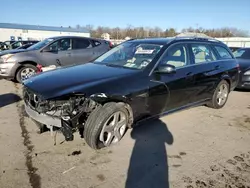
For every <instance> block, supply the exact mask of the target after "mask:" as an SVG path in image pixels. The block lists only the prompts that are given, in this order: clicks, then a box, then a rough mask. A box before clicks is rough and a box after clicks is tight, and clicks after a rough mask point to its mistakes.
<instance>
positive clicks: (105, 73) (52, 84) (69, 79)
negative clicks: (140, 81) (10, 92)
mask: <svg viewBox="0 0 250 188" xmlns="http://www.w3.org/2000/svg"><path fill="white" fill-rule="evenodd" d="M137 72H138V71H137V70H132V69H125V68H120V67H109V66H106V65H99V64H94V63H86V64H82V65H77V66H70V67H65V68H58V69H56V70H52V71H47V72H44V73H40V74H38V75H35V76H32V77H30V78H29V79H28V80H26V81H24V85H25V86H26V87H28V88H29V89H31V90H32V91H33V92H35V93H37V94H39V95H40V96H42V97H43V98H44V99H51V98H55V97H60V96H63V95H66V94H70V93H83V94H86V95H89V94H90V95H91V94H93V93H91V90H90V89H89V88H92V89H93V87H95V90H100V92H102V91H103V90H105V89H106V88H107V87H108V86H109V85H108V83H109V82H112V81H114V80H118V79H120V78H124V77H126V76H130V75H131V74H136V73H137ZM118 84H119V83H118ZM116 85H117V84H116Z"/></svg>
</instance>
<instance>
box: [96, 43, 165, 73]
mask: <svg viewBox="0 0 250 188" xmlns="http://www.w3.org/2000/svg"><path fill="white" fill-rule="evenodd" d="M161 48H162V45H158V44H146V43H138V42H125V43H123V44H120V45H119V46H116V47H115V48H113V49H111V50H110V51H108V52H106V53H105V54H103V55H102V56H100V57H99V58H97V59H96V60H95V61H94V63H98V64H105V65H107V66H118V67H124V68H133V69H144V68H145V67H146V66H147V65H148V64H149V63H150V62H151V61H152V60H153V59H154V57H155V56H156V54H157V53H159V51H160V49H161Z"/></svg>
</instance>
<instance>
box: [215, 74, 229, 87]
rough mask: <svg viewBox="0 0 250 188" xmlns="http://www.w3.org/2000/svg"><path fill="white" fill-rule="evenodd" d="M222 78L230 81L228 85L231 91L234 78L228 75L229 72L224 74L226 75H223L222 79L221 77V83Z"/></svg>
mask: <svg viewBox="0 0 250 188" xmlns="http://www.w3.org/2000/svg"><path fill="white" fill-rule="evenodd" d="M222 80H225V81H226V82H227V83H228V85H229V91H231V85H232V80H231V78H230V76H229V75H227V74H224V75H222V76H221V79H220V81H219V83H220V82H221V81H222ZM219 83H218V84H219Z"/></svg>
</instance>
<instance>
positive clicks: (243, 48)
mask: <svg viewBox="0 0 250 188" xmlns="http://www.w3.org/2000/svg"><path fill="white" fill-rule="evenodd" d="M238 50H250V47H239V49H238Z"/></svg>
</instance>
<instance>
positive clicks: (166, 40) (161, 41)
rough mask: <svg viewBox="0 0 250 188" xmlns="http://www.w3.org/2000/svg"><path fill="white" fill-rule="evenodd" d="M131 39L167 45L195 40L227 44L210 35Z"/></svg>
mask: <svg viewBox="0 0 250 188" xmlns="http://www.w3.org/2000/svg"><path fill="white" fill-rule="evenodd" d="M129 41H133V42H140V43H151V44H159V45H165V44H168V43H171V42H175V41H176V42H178V41H193V42H211V43H217V44H222V45H225V44H224V43H223V42H221V41H219V40H216V39H214V38H210V37H166V38H144V39H130V40H129Z"/></svg>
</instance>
